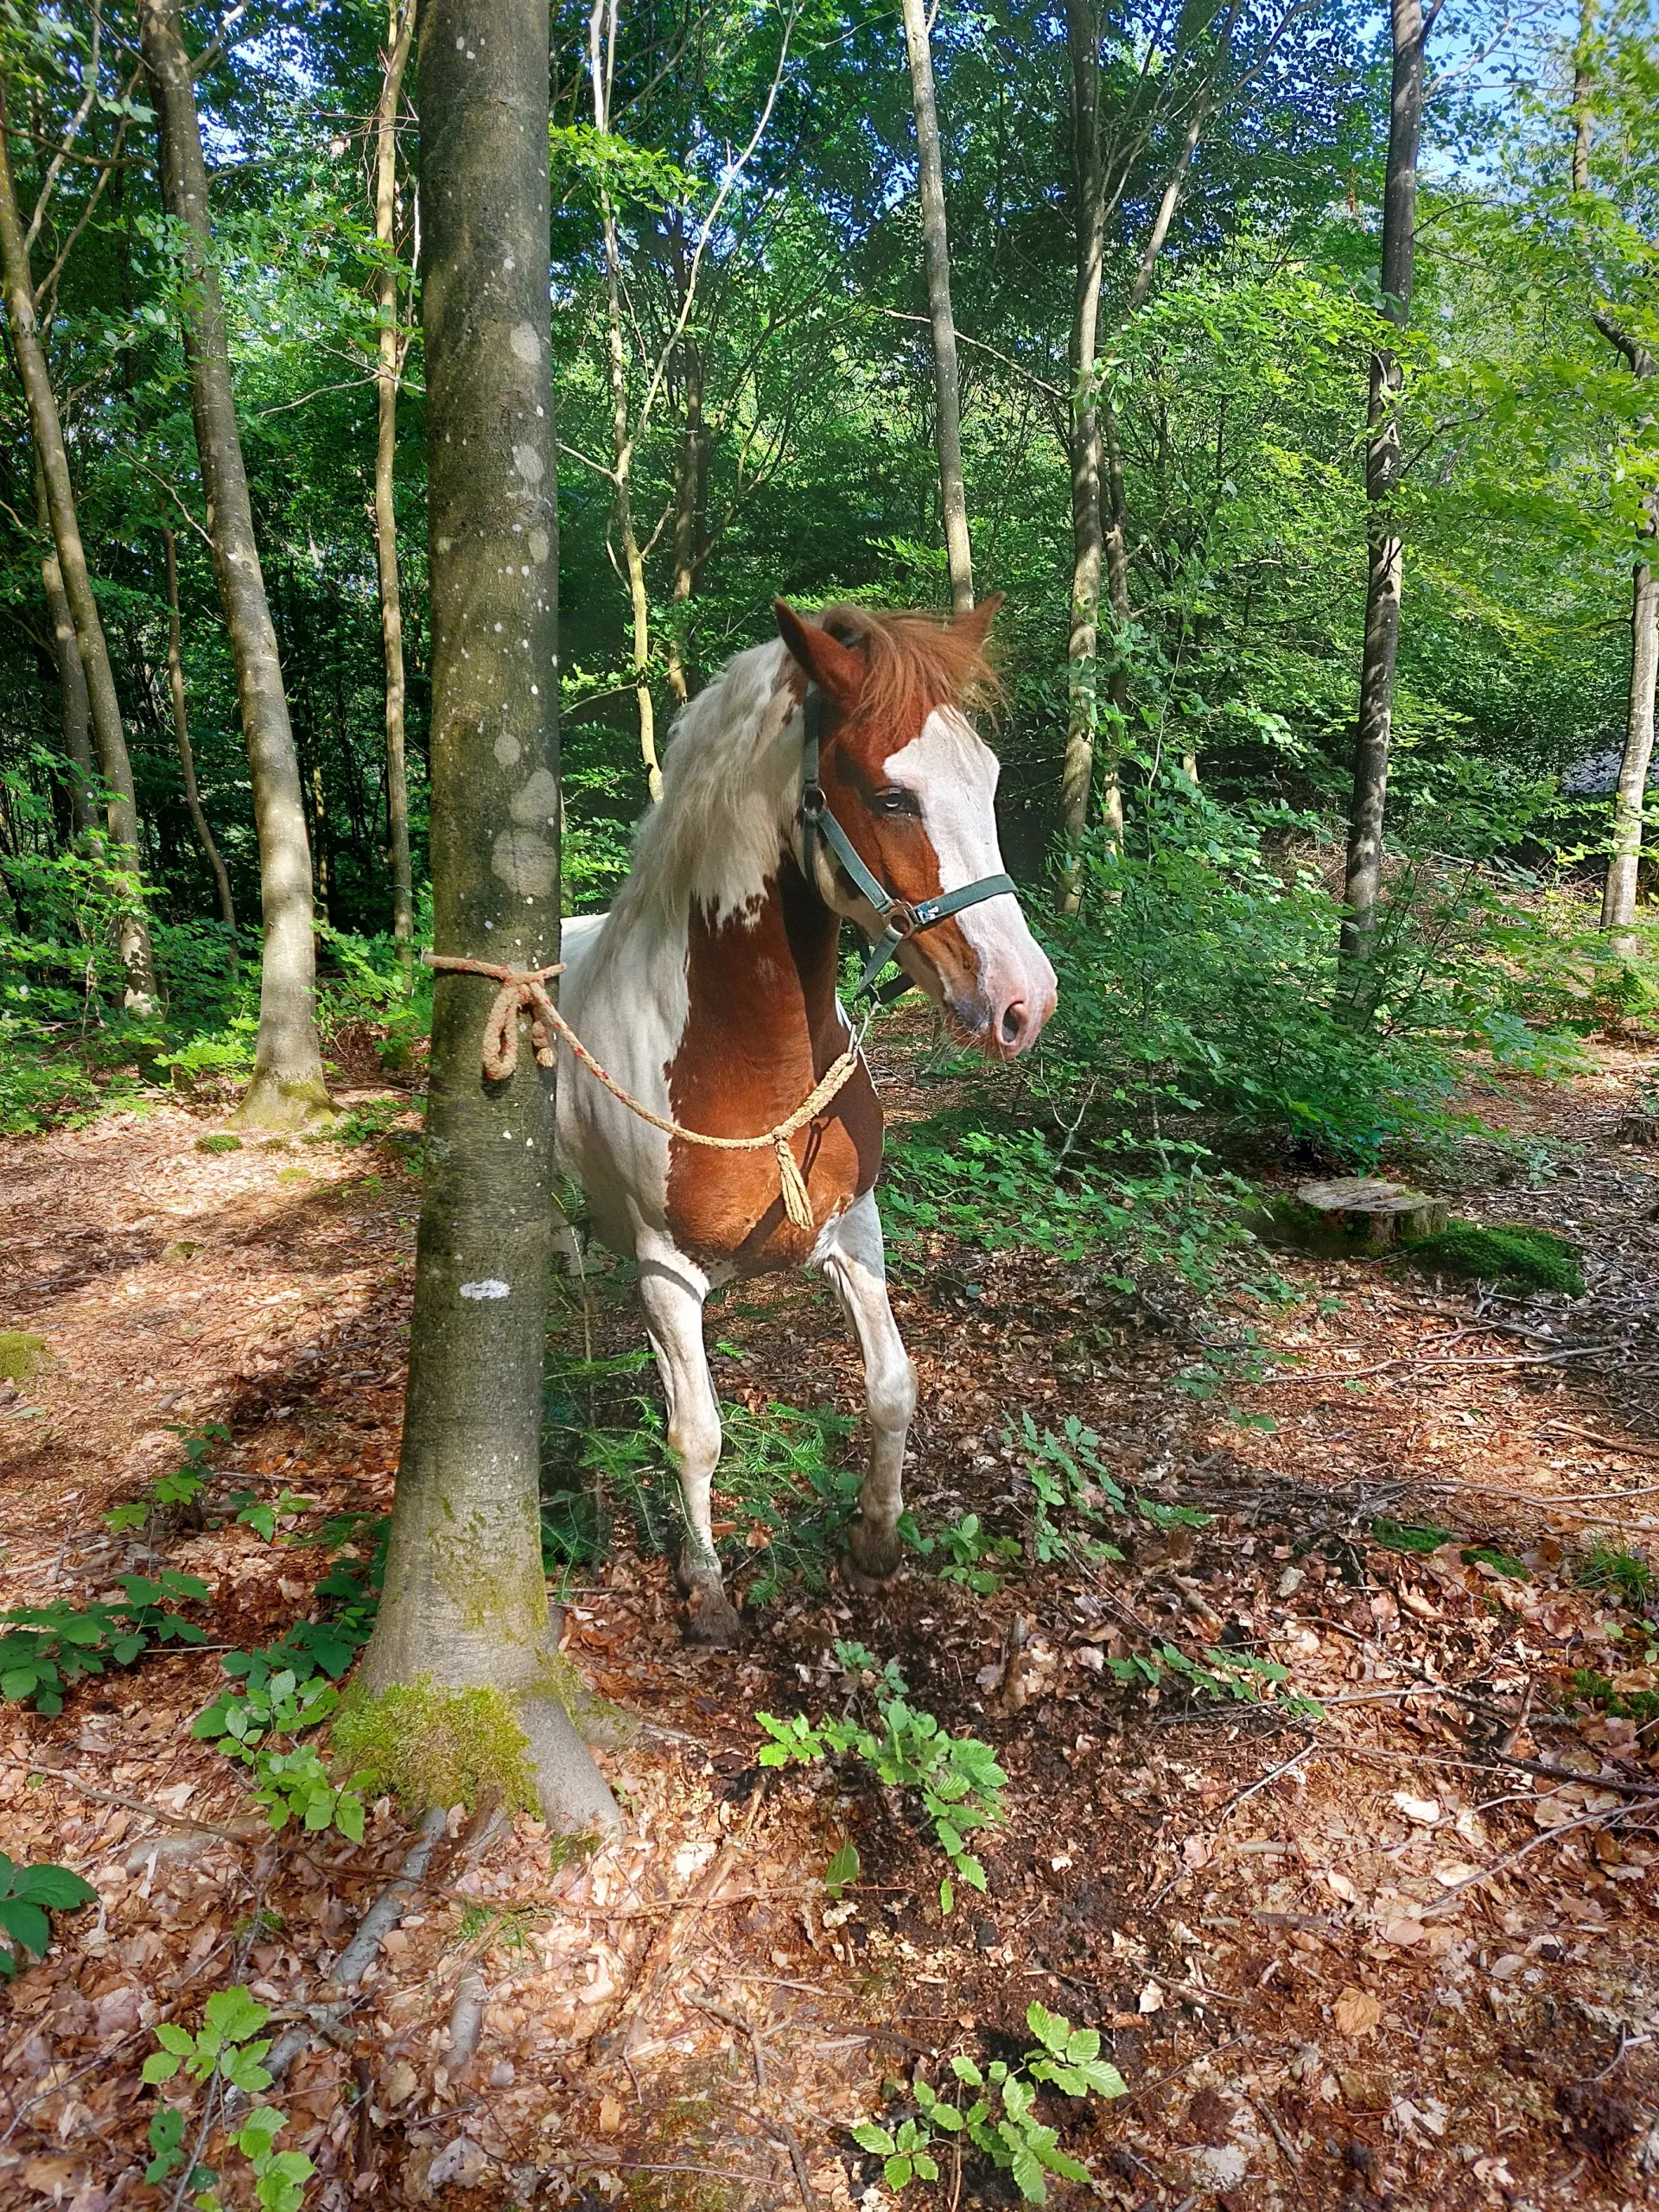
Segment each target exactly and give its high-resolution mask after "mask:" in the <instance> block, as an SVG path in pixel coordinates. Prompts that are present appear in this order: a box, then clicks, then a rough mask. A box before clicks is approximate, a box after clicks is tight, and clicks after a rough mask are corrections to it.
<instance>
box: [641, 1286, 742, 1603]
mask: <svg viewBox="0 0 1659 2212" xmlns="http://www.w3.org/2000/svg"><path fill="white" fill-rule="evenodd" d="M708 1294H709V1286H708V1283H707V1281H705V1280H704V1278H703V1277H702V1275H701V1274H699V1273H698V1272H697V1270H696V1268H692V1267H691V1266H690V1264H689V1263H688V1262H686V1261H685V1260H684V1259H683V1257H682V1256H681V1255H680V1254H679V1253H677V1252H676V1251H674V1250H673V1249H672V1248H671V1247H670V1248H668V1249H667V1250H666V1251H664V1252H660V1253H658V1252H654V1251H648V1250H646V1249H641V1250H640V1253H639V1301H640V1303H641V1305H642V1306H644V1307H645V1331H646V1333H647V1335H648V1336H649V1337H650V1338H651V1348H652V1351H653V1352H655V1353H656V1355H657V1370H658V1374H659V1375H660V1376H662V1378H663V1395H664V1397H665V1398H666V1399H667V1401H668V1440H669V1443H670V1445H671V1446H672V1448H673V1451H674V1454H675V1457H676V1459H677V1461H678V1463H679V1477H680V1494H681V1497H683V1500H684V1504H685V1539H684V1541H683V1543H682V1545H681V1547H680V1558H679V1570H678V1573H679V1584H680V1588H681V1590H682V1591H683V1592H684V1594H685V1603H686V1630H687V1633H688V1634H689V1635H690V1636H691V1637H693V1638H695V1639H696V1641H698V1642H700V1643H721V1644H732V1643H736V1642H737V1640H738V1638H739V1637H740V1636H741V1633H742V1624H741V1622H740V1620H739V1619H738V1617H737V1614H736V1612H735V1611H734V1610H733V1607H732V1602H731V1599H729V1598H728V1596H727V1595H726V1589H725V1585H724V1584H723V1583H722V1581H721V1574H720V1560H719V1558H718V1556H717V1555H716V1554H715V1536H714V1529H713V1528H712V1526H711V1523H710V1515H709V1487H710V1484H712V1482H713V1479H714V1472H715V1466H716V1465H717V1464H718V1462H719V1459H720V1401H719V1400H718V1399H717V1398H716V1397H715V1386H714V1383H713V1380H712V1378H711V1377H710V1376H709V1359H708V1355H707V1353H706V1352H705V1351H704V1349H703V1342H702V1301H703V1300H704V1299H705V1298H706V1297H707V1296H708Z"/></svg>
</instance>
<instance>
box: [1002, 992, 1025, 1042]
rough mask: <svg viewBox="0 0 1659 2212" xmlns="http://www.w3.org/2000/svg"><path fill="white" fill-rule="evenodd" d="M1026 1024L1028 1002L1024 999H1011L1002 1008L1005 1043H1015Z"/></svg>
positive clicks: (1003, 1039)
mask: <svg viewBox="0 0 1659 2212" xmlns="http://www.w3.org/2000/svg"><path fill="white" fill-rule="evenodd" d="M1025 1026H1026V1002H1025V1001H1024V999H1014V1000H1011V1001H1010V1002H1009V1003H1008V1004H1007V1006H1005V1007H1003V1009H1002V1041H1003V1043H1004V1044H1005V1045H1012V1044H1014V1043H1015V1042H1016V1041H1017V1040H1018V1039H1019V1037H1020V1033H1021V1031H1022V1030H1023V1029H1024V1028H1025Z"/></svg>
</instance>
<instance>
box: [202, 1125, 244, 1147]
mask: <svg viewBox="0 0 1659 2212" xmlns="http://www.w3.org/2000/svg"><path fill="white" fill-rule="evenodd" d="M241 1149H242V1140H241V1138H240V1137H238V1136H232V1134H231V1132H230V1131H229V1129H215V1130H214V1131H213V1135H211V1136H206V1137H198V1138H197V1139H196V1150H197V1151H198V1152H240V1151H241Z"/></svg>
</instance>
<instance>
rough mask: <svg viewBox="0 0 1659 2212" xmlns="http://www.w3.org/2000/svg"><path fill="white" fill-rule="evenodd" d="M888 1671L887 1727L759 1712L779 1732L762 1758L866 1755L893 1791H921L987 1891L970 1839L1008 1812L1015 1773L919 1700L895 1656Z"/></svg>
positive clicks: (964, 1866)
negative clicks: (1006, 1793) (1005, 1795)
mask: <svg viewBox="0 0 1659 2212" xmlns="http://www.w3.org/2000/svg"><path fill="white" fill-rule="evenodd" d="M859 1648H860V1649H861V1647H859ZM888 1669H889V1670H890V1672H889V1674H888V1675H886V1676H884V1678H883V1680H882V1685H881V1687H880V1688H879V1689H878V1690H877V1692H876V1694H875V1707H876V1713H877V1715H878V1718H879V1720H880V1727H879V1729H871V1728H867V1727H865V1726H863V1725H862V1724H861V1722H859V1721H857V1720H855V1719H845V1720H836V1719H829V1718H827V1717H826V1718H825V1719H822V1720H819V1721H818V1722H817V1723H816V1724H814V1723H813V1722H811V1721H809V1720H808V1719H807V1718H806V1715H805V1714H804V1713H796V1714H795V1716H794V1717H793V1719H789V1720H779V1719H775V1718H774V1717H773V1716H772V1714H771V1713H756V1714H755V1716H754V1717H755V1719H756V1720H757V1721H758V1722H759V1723H760V1726H761V1727H762V1728H763V1729H764V1730H765V1731H766V1734H767V1736H768V1737H769V1738H771V1741H770V1742H769V1743H766V1744H764V1745H762V1746H761V1748H760V1753H759V1758H760V1764H761V1765H762V1766H789V1765H791V1764H799V1765H802V1766H810V1765H814V1764H816V1763H817V1761H818V1760H820V1759H822V1758H824V1757H826V1756H827V1755H828V1754H829V1753H832V1752H833V1753H834V1754H836V1756H837V1757H846V1756H848V1755H849V1754H850V1755H851V1756H852V1757H853V1758H859V1759H862V1760H863V1762H864V1763H865V1764H866V1765H867V1766H868V1767H869V1768H871V1769H872V1770H873V1771H874V1774H875V1776H876V1778H877V1780H878V1781H880V1782H881V1783H885V1784H886V1785H887V1787H888V1788H889V1789H913V1790H915V1791H916V1793H917V1795H918V1798H919V1799H920V1802H921V1808H922V1812H923V1815H924V1816H925V1819H926V1820H927V1821H928V1823H929V1825H930V1826H931V1828H932V1831H933V1840H934V1842H935V1843H936V1844H937V1845H938V1848H939V1849H940V1850H941V1851H942V1852H943V1853H944V1856H945V1858H946V1859H947V1860H948V1861H949V1862H950V1868H951V1872H952V1873H953V1874H954V1875H955V1876H956V1878H957V1880H960V1881H963V1882H966V1883H967V1885H968V1886H969V1888H970V1889H975V1890H981V1891H982V1890H983V1889H984V1887H985V1870H984V1868H983V1867H982V1866H981V1865H980V1863H979V1861H978V1859H976V1858H975V1857H974V1855H973V1853H971V1852H970V1851H969V1849H968V1847H967V1845H966V1842H965V1841H964V1838H966V1837H967V1836H969V1835H970V1834H972V1833H973V1831H974V1830H975V1829H976V1828H981V1827H987V1826H988V1825H989V1824H990V1823H991V1822H992V1821H1000V1820H1001V1818H1002V1815H1003V1806H1002V1792H1003V1790H1004V1789H1005V1788H1006V1786H1007V1779H1008V1777H1007V1775H1006V1774H1004V1772H1003V1771H1002V1769H1001V1767H1000V1766H999V1765H998V1764H997V1763H996V1754H995V1752H994V1751H992V1749H991V1747H990V1745H988V1744H982V1743H981V1742H980V1740H979V1738H977V1737H976V1736H952V1735H951V1734H950V1732H949V1731H948V1730H947V1729H946V1728H945V1727H944V1726H943V1725H942V1723H941V1722H940V1721H939V1720H938V1719H936V1718H935V1716H934V1715H933V1714H932V1713H924V1712H922V1711H921V1710H920V1709H919V1708H918V1707H913V1706H912V1705H911V1704H910V1703H909V1702H908V1700H907V1697H906V1694H904V1691H903V1688H902V1684H903V1677H902V1676H901V1675H899V1674H898V1672H897V1669H895V1668H893V1665H892V1662H888ZM889 1680H893V1681H898V1682H899V1684H900V1686H901V1687H900V1688H899V1690H898V1691H894V1690H893V1689H891V1688H888V1687H887V1682H888V1681H889ZM849 1879H850V1877H849ZM955 1904H956V1888H955V1885H954V1883H953V1882H952V1881H951V1879H950V1876H948V1875H947V1876H946V1878H945V1879H944V1881H942V1882H941V1883H940V1885H939V1908H940V1910H941V1911H943V1912H946V1913H949V1912H950V1911H951V1910H953V1909H954V1907H955Z"/></svg>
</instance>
